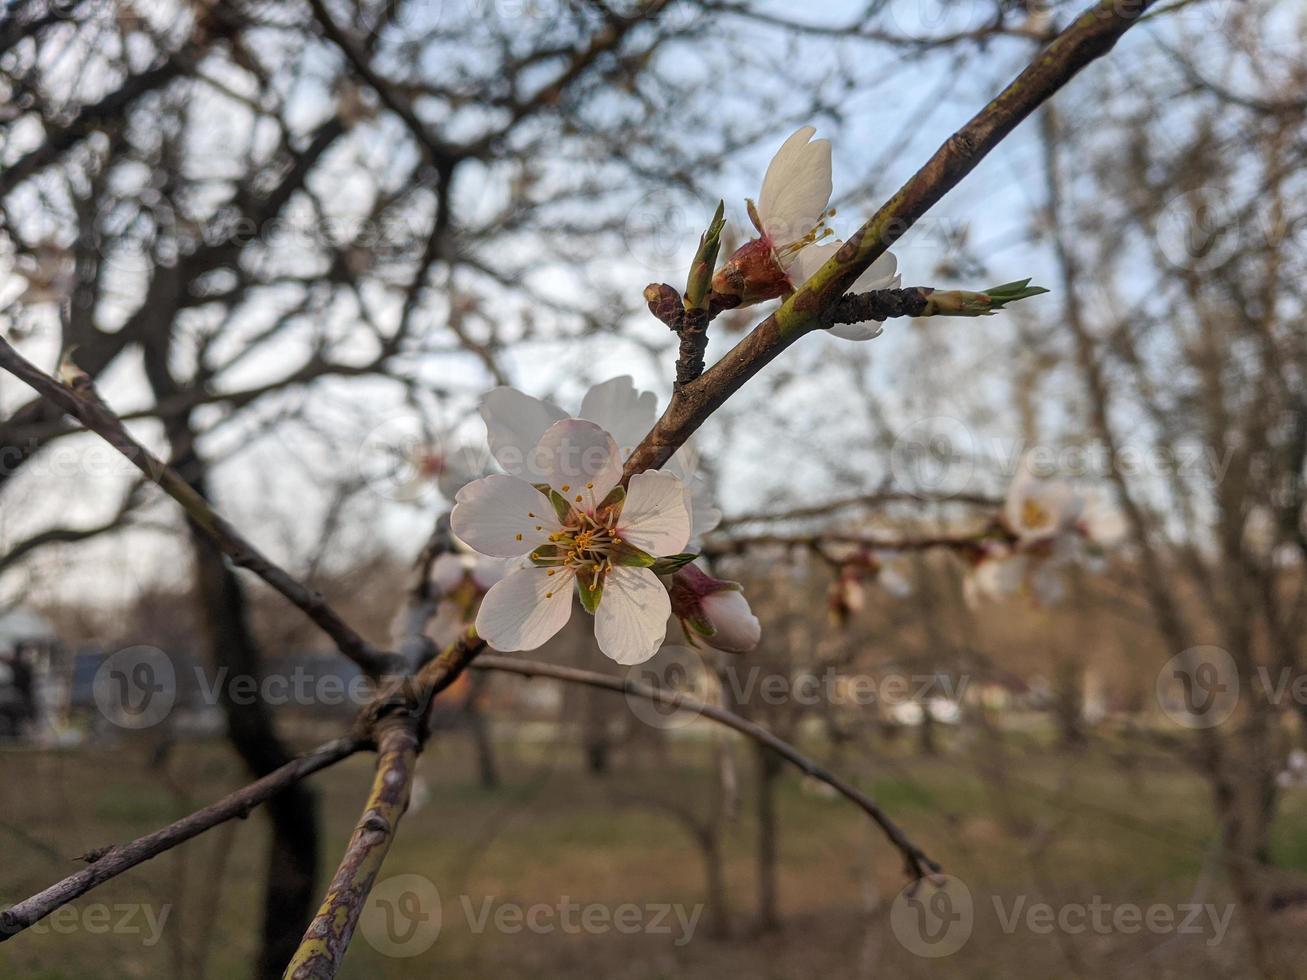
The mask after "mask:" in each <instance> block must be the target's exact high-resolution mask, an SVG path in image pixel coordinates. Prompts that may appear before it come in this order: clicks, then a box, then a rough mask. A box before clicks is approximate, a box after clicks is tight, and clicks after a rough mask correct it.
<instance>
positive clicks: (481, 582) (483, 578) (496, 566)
mask: <svg viewBox="0 0 1307 980" xmlns="http://www.w3.org/2000/svg"><path fill="white" fill-rule="evenodd" d="M510 565H511V562H509V561H505V560H503V559H501V558H481V557H478V558H477V560H476V564H475V565H473V566H472V581H474V582H475V583H476V584H477V588H479V589H481V590H482V591H486V590H488V589H490V588H491V587H492V586H494V585H496V584H497V583H499V582H501V581H503V579H504V576H505V575H507V574H508V573H509V571H510V570H511V568H510Z"/></svg>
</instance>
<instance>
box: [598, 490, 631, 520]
mask: <svg viewBox="0 0 1307 980" xmlns="http://www.w3.org/2000/svg"><path fill="white" fill-rule="evenodd" d="M624 503H626V487H624V486H622V485H621V484H620V483H619V484H618V485H617V486H615V487H613V489H611V490H609V491H608V496H606V497H605V498H604V499H603V500H601V501H599V506H598V507H596V508H595V513H596V514H601V513H603V512H604V511H606V510H612V512H613V517H614V519H615V518H616V517H617V515H618V514H620V513H621V512H622V504H624Z"/></svg>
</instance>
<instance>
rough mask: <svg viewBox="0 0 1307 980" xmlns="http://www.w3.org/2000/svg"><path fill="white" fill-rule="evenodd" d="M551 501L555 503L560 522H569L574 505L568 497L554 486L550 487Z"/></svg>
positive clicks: (555, 512)
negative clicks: (568, 518) (568, 500)
mask: <svg viewBox="0 0 1307 980" xmlns="http://www.w3.org/2000/svg"><path fill="white" fill-rule="evenodd" d="M549 502H550V503H551V504H553V505H554V514H555V516H556V517H557V518H558V520H559V522H560V523H564V524H565V523H567V517H568V515H569V514H571V513H572V505H571V504H569V503H568V502H567V498H566V497H564V496H563V495H562V494H561V493H559V492H558V491H557V490H555V489H554V488H553V487H550V488H549Z"/></svg>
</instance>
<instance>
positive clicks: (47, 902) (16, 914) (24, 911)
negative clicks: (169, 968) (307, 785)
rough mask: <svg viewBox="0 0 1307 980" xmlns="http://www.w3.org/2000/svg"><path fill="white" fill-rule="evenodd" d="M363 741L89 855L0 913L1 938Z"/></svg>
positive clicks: (332, 748) (290, 766)
mask: <svg viewBox="0 0 1307 980" xmlns="http://www.w3.org/2000/svg"><path fill="white" fill-rule="evenodd" d="M364 744H365V743H364V742H363V741H362V740H360V739H358V738H355V737H353V736H349V737H346V738H338V739H336V740H335V741H332V742H327V743H326V744H325V745H321V746H319V747H318V748H316V749H314V750H313V751H312V752H309V753H308V754H306V755H302V756H300V757H299V758H298V759H295V760H294V761H293V762H289V763H287V764H286V765H284V766H282V767H281V768H280V769H275V770H273V771H272V772H270V773H268V775H266V776H264V777H263V778H262V779H259V780H257V781H256V782H253V783H250V784H249V785H248V786H245V787H242V788H241V789H238V790H236V792H234V793H231V794H229V795H228V796H225V797H223V798H222V799H221V800H219V801H218V802H216V803H212V804H210V805H209V806H206V807H205V808H204V809H202V810H197V811H196V812H194V813H192V814H190V815H189V816H186V817H182V819H180V820H178V821H176V822H175V823H171V824H169V825H168V826H166V827H164V828H163V829H161V830H156V831H155V832H154V833H152V834H147V835H146V836H144V837H138V838H137V839H136V840H134V841H132V842H130V843H128V844H115V845H113V846H111V847H108V848H104V849H101V850H98V851H94V852H92V853H91V854H88V855H87V856H86V859H87V860H88V861H90V862H91V863H90V864H89V865H88V866H87V867H85V868H83V869H82V870H81V871H78V872H76V873H75V874H71V875H69V876H68V877H67V878H65V879H63V880H62V881H58V882H55V883H54V884H53V885H51V886H50V887H49V888H47V889H45V890H44V891H42V892H39V893H37V894H36V895H33V896H32V897H31V898H28V899H25V900H23V901H21V902H19V903H18V904H17V905H13V906H11V907H10V908H7V909H5V910H4V911H3V912H0V942H4V941H5V940H6V939H9V938H10V937H12V936H14V935H17V934H18V933H20V932H22V931H23V930H24V929H26V928H28V927H29V926H31V925H33V924H34V923H37V922H39V921H41V919H43V918H45V917H46V916H47V915H49V914H50V913H51V912H53V911H55V910H56V909H58V908H59V907H60V906H63V905H67V904H68V903H69V902H71V901H73V900H75V899H77V898H79V897H80V896H82V895H85V894H86V893H87V892H89V891H90V890H91V889H92V888H95V887H96V886H97V885H101V884H103V883H104V882H106V881H108V880H109V879H110V878H116V877H117V876H118V875H120V874H122V873H123V872H124V871H128V870H130V869H131V868H134V867H136V866H137V865H138V864H142V863H144V862H145V861H148V860H149V859H150V858H152V857H155V856H156V855H159V854H162V853H163V852H164V851H167V850H170V849H171V848H174V847H176V846H177V845H178V844H184V843H185V842H186V841H188V840H190V839H191V838H193V837H197V836H199V835H200V834H202V833H204V832H205V831H206V830H211V829H212V828H214V827H216V826H218V825H219V824H221V823H225V822H226V821H228V820H231V819H232V818H234V817H245V816H247V815H248V814H249V812H250V811H251V810H252V809H254V808H255V807H256V806H258V805H259V804H261V803H265V802H267V800H268V799H270V798H271V797H273V796H276V795H277V793H279V792H281V791H282V790H284V789H285V788H286V787H287V786H290V785H292V784H293V783H297V782H299V781H300V780H301V779H304V778H305V777H307V776H311V775H313V774H314V773H315V772H318V771H320V770H322V769H325V768H327V767H328V766H331V765H335V764H336V763H337V762H339V761H340V760H342V759H345V758H348V757H349V756H351V755H353V754H354V753H355V752H358V751H359V750H360V749H362V748H363V747H364Z"/></svg>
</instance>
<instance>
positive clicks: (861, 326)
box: [829, 320, 885, 340]
mask: <svg viewBox="0 0 1307 980" xmlns="http://www.w3.org/2000/svg"><path fill="white" fill-rule="evenodd" d="M884 331H885V324H883V323H880V322H879V321H877V320H864V321H863V322H862V323H837V324H835V326H833V327H831V328H830V330H829V333H830V335H831V336H832V337H839V338H840V339H841V340H875V339H876V338H877V337H879V336H880V335H881V334H882V333H883V332H884Z"/></svg>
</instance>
